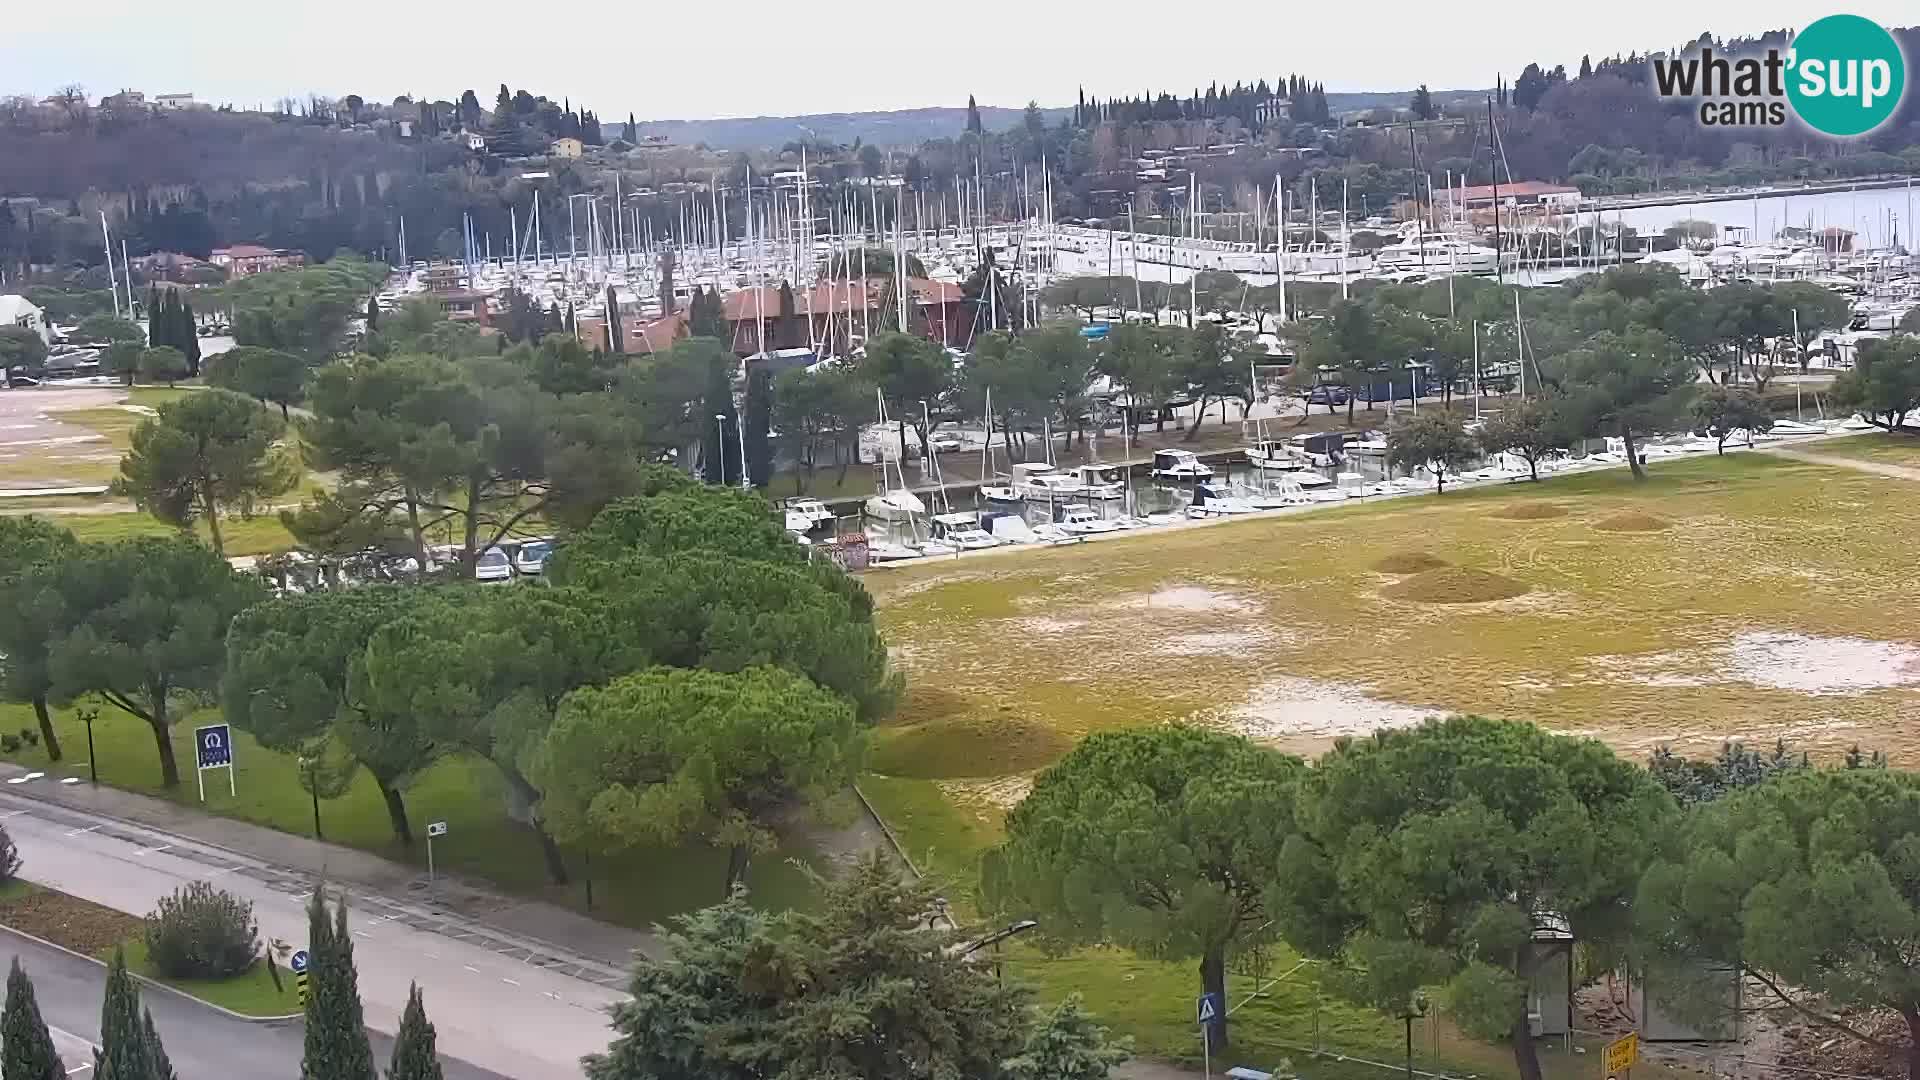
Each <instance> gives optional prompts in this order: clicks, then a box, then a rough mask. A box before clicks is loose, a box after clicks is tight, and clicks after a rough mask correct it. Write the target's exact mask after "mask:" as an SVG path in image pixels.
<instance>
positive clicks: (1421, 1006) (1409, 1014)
mask: <svg viewBox="0 0 1920 1080" xmlns="http://www.w3.org/2000/svg"><path fill="white" fill-rule="evenodd" d="M1425 1015H1427V995H1426V994H1425V993H1423V992H1421V991H1419V990H1415V991H1414V992H1413V997H1412V998H1410V999H1408V1001H1407V1008H1406V1011H1405V1012H1403V1013H1401V1014H1400V1018H1401V1019H1402V1020H1404V1021H1406V1024H1407V1080H1413V1021H1414V1018H1415V1017H1423V1016H1425Z"/></svg>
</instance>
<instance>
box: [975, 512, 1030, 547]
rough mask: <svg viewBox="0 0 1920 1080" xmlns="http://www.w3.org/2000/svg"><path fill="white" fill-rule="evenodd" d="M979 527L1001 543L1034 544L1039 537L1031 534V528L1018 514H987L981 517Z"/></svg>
mask: <svg viewBox="0 0 1920 1080" xmlns="http://www.w3.org/2000/svg"><path fill="white" fill-rule="evenodd" d="M980 524H981V527H982V528H983V529H984V530H985V531H986V532H987V533H988V534H989V535H990V536H992V537H993V538H994V539H995V540H998V541H999V542H1000V543H1002V544H1036V543H1039V542H1040V538H1039V537H1037V536H1035V535H1033V529H1032V528H1031V527H1029V526H1028V525H1027V519H1026V518H1023V517H1021V516H1020V515H1019V514H987V515H985V516H984V517H982V518H981V521H980Z"/></svg>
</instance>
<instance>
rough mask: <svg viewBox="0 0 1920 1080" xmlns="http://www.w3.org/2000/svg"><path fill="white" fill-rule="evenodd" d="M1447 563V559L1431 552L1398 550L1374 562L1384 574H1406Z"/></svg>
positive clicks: (1377, 568)
mask: <svg viewBox="0 0 1920 1080" xmlns="http://www.w3.org/2000/svg"><path fill="white" fill-rule="evenodd" d="M1445 565H1447V560H1445V559H1442V558H1440V557H1439V556H1438V555H1435V554H1433V553H1431V552H1427V551H1397V552H1395V553H1393V554H1392V555H1389V556H1387V557H1386V558H1384V559H1381V560H1379V561H1378V562H1376V563H1374V564H1373V568H1374V569H1375V570H1378V571H1380V572H1381V573H1383V574H1394V575H1405V574H1419V573H1424V572H1426V571H1428V570H1438V569H1440V568H1441V567H1443V566H1445Z"/></svg>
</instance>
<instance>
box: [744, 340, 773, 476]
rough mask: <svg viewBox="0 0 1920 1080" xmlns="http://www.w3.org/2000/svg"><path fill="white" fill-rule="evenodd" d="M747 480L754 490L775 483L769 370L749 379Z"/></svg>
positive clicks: (771, 392) (771, 390)
mask: <svg viewBox="0 0 1920 1080" xmlns="http://www.w3.org/2000/svg"><path fill="white" fill-rule="evenodd" d="M745 421H746V433H745V438H746V440H747V446H746V450H747V478H748V479H749V480H750V481H751V482H752V483H753V486H754V487H757V488H762V489H764V488H766V486H767V485H768V484H770V483H772V482H773V440H772V438H771V437H770V436H771V433H772V430H773V376H771V375H769V374H767V372H766V369H765V367H764V366H763V367H761V368H759V369H756V370H755V371H754V372H753V374H751V375H749V376H747V415H746V418H745Z"/></svg>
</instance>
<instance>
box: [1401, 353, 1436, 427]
mask: <svg viewBox="0 0 1920 1080" xmlns="http://www.w3.org/2000/svg"><path fill="white" fill-rule="evenodd" d="M1432 366H1433V365H1432V364H1429V363H1427V362H1426V361H1424V360H1409V361H1407V370H1408V371H1409V372H1412V373H1413V415H1415V416H1419V415H1420V373H1421V372H1423V371H1426V370H1427V369H1428V368H1431V367H1432Z"/></svg>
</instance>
